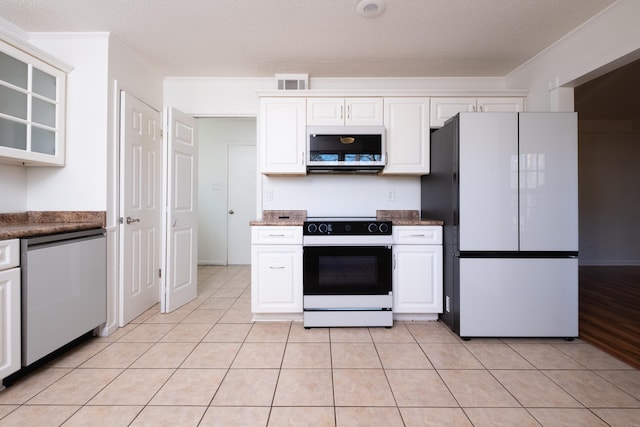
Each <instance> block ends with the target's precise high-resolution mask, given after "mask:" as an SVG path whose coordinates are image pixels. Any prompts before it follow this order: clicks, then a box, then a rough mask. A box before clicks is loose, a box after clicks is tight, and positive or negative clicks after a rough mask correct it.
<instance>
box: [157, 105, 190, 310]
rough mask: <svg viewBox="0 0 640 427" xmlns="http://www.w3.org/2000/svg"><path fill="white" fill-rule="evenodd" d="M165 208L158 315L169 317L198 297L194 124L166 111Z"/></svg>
mask: <svg viewBox="0 0 640 427" xmlns="http://www.w3.org/2000/svg"><path fill="white" fill-rule="evenodd" d="M165 123H167V150H168V154H167V156H166V159H167V163H166V164H167V167H166V173H167V179H166V191H165V197H166V202H165V206H166V207H167V210H166V212H167V214H166V217H165V219H166V228H165V230H166V233H165V239H166V240H165V244H164V245H163V246H164V247H165V250H164V251H163V252H164V253H165V256H166V258H165V272H166V273H165V280H164V292H162V298H161V300H162V304H161V311H162V312H163V313H168V312H170V311H173V310H175V309H176V308H179V307H181V306H182V305H184V304H186V303H187V302H189V301H191V300H193V299H194V298H196V296H197V293H198V274H197V262H198V256H197V242H198V231H197V229H198V227H197V226H198V218H197V214H198V210H197V209H198V208H197V202H198V193H197V188H198V187H197V185H198V183H197V181H198V147H197V138H196V121H195V119H194V118H193V117H190V116H187V115H186V114H184V113H181V112H180V111H178V110H176V109H173V108H168V109H167V110H166V112H165Z"/></svg>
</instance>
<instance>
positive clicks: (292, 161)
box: [259, 98, 306, 175]
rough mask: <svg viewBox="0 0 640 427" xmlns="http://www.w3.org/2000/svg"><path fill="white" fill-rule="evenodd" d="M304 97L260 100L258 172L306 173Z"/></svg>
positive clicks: (274, 173)
mask: <svg viewBox="0 0 640 427" xmlns="http://www.w3.org/2000/svg"><path fill="white" fill-rule="evenodd" d="M305 112H306V99H305V98H261V99H260V120H259V123H260V125H259V150H260V172H261V173H263V174H273V175H305V174H306V162H305V151H306V143H305V141H306V125H305V118H306V115H305Z"/></svg>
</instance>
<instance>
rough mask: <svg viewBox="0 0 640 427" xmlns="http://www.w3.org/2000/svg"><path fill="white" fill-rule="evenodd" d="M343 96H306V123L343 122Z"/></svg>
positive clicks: (323, 124)
mask: <svg viewBox="0 0 640 427" xmlns="http://www.w3.org/2000/svg"><path fill="white" fill-rule="evenodd" d="M344 118H345V106H344V98H308V99H307V125H309V126H332V125H333V126H340V125H343V124H344Z"/></svg>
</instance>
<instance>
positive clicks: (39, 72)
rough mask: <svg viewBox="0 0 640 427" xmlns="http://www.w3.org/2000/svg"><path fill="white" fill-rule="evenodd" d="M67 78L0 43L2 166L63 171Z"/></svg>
mask: <svg viewBox="0 0 640 427" xmlns="http://www.w3.org/2000/svg"><path fill="white" fill-rule="evenodd" d="M65 86H66V74H65V72H64V71H62V70H60V69H58V68H55V67H53V66H51V65H49V64H47V63H45V62H44V61H41V60H40V59H38V58H36V57H35V56H32V55H30V54H28V53H26V52H24V51H22V50H19V49H17V48H15V47H13V46H11V45H9V44H7V43H4V42H2V41H0V161H2V162H4V163H20V164H25V165H54V166H64V144H65V132H64V129H65Z"/></svg>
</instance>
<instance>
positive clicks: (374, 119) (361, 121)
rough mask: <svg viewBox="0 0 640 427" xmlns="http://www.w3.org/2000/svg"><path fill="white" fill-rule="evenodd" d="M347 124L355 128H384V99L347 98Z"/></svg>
mask: <svg viewBox="0 0 640 427" xmlns="http://www.w3.org/2000/svg"><path fill="white" fill-rule="evenodd" d="M345 105H346V110H347V113H346V117H345V124H347V125H354V126H382V125H383V124H384V122H383V120H382V116H383V113H382V111H383V102H382V98H347V99H346V100H345Z"/></svg>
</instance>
